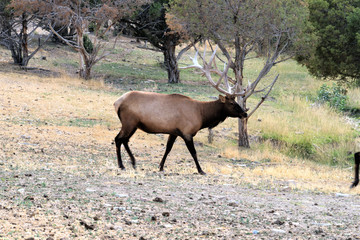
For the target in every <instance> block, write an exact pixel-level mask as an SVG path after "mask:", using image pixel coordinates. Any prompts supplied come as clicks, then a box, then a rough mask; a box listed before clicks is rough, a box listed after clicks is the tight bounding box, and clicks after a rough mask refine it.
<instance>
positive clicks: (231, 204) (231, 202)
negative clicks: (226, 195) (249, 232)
mask: <svg viewBox="0 0 360 240" xmlns="http://www.w3.org/2000/svg"><path fill="white" fill-rule="evenodd" d="M228 206H230V207H238V206H239V205H238V204H237V202H235V201H230V202H229V203H228Z"/></svg>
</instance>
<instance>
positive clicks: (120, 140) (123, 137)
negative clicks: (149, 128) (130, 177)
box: [115, 127, 136, 170]
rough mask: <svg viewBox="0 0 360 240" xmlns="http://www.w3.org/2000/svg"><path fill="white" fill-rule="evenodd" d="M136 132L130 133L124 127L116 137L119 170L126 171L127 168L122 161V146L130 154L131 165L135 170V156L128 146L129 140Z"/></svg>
mask: <svg viewBox="0 0 360 240" xmlns="http://www.w3.org/2000/svg"><path fill="white" fill-rule="evenodd" d="M135 131H136V128H135V129H134V130H132V131H130V132H129V131H125V130H124V127H122V128H121V131H120V132H119V134H118V135H117V136H116V137H115V144H116V154H117V159H118V165H119V168H121V169H122V170H125V167H124V165H123V163H122V159H121V144H124V147H125V150H126V151H127V153H128V154H129V156H130V159H131V163H132V165H133V167H134V168H135V158H134V155H133V154H132V152H131V151H130V148H129V145H128V142H129V139H130V137H131V136H132V135H133V134H134V133H135Z"/></svg>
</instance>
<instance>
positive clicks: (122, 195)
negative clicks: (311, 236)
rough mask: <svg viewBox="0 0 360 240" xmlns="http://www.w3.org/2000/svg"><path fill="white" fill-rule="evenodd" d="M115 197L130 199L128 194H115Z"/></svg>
mask: <svg viewBox="0 0 360 240" xmlns="http://www.w3.org/2000/svg"><path fill="white" fill-rule="evenodd" d="M115 196H116V197H118V198H127V197H129V195H128V194H120V193H118V194H115Z"/></svg>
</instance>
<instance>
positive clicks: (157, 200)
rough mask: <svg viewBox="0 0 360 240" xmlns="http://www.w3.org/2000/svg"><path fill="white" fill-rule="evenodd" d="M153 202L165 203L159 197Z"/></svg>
mask: <svg viewBox="0 0 360 240" xmlns="http://www.w3.org/2000/svg"><path fill="white" fill-rule="evenodd" d="M153 201H154V202H159V203H162V202H164V200H163V199H162V198H159V197H156V198H154V199H153Z"/></svg>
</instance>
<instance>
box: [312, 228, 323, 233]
mask: <svg viewBox="0 0 360 240" xmlns="http://www.w3.org/2000/svg"><path fill="white" fill-rule="evenodd" d="M314 233H315V234H316V235H320V234H322V233H324V231H323V230H322V229H321V228H319V229H316V230H315V231H314Z"/></svg>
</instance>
